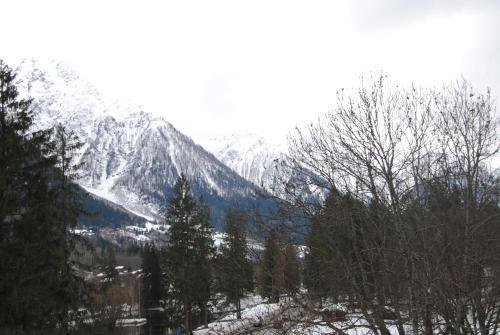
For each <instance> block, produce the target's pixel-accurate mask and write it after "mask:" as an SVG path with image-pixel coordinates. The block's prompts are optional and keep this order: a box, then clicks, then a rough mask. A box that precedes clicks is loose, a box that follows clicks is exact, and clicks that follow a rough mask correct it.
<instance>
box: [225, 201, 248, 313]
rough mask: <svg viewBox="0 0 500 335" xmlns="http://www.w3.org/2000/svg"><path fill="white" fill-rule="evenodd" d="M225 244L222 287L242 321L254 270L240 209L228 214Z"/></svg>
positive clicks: (242, 214) (235, 208) (230, 209)
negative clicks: (244, 303)
mask: <svg viewBox="0 0 500 335" xmlns="http://www.w3.org/2000/svg"><path fill="white" fill-rule="evenodd" d="M224 231H225V233H226V236H225V237H224V244H223V246H222V247H221V257H220V274H219V276H220V278H221V279H220V281H221V283H220V287H221V291H222V293H223V294H224V295H225V296H226V297H227V300H228V301H229V302H231V303H234V304H235V305H236V315H237V318H238V319H241V304H240V300H241V298H243V296H244V293H245V291H250V290H252V289H253V273H252V272H253V269H252V264H251V262H250V260H249V259H248V245H247V239H246V215H245V212H244V211H243V210H242V209H241V208H238V207H231V208H229V210H228V211H227V214H226V222H225V227H224Z"/></svg>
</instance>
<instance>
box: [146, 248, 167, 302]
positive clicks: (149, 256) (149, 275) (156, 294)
mask: <svg viewBox="0 0 500 335" xmlns="http://www.w3.org/2000/svg"><path fill="white" fill-rule="evenodd" d="M141 268H142V277H141V307H142V308H143V309H147V308H154V307H158V306H159V305H160V299H161V298H162V295H163V294H162V293H163V287H162V278H161V277H162V274H161V268H160V258H159V251H158V250H157V249H156V247H155V245H154V244H150V243H146V245H145V246H144V250H143V252H142V266H141Z"/></svg>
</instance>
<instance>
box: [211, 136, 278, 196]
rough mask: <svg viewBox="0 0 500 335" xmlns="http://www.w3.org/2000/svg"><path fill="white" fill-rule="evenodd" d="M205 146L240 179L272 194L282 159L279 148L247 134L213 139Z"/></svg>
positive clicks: (258, 137)
mask: <svg viewBox="0 0 500 335" xmlns="http://www.w3.org/2000/svg"><path fill="white" fill-rule="evenodd" d="M205 147H206V148H207V149H208V150H209V151H210V152H212V153H213V154H214V155H215V156H216V157H217V158H218V159H219V160H220V161H222V162H223V163H224V164H226V165H227V166H229V167H230V168H231V169H233V170H234V171H236V172H237V173H238V174H239V175H240V176H242V177H243V178H245V179H247V180H249V181H251V182H252V183H254V184H255V185H258V186H259V187H262V188H264V189H266V190H267V191H269V192H271V193H275V190H276V186H277V184H279V183H280V182H281V180H280V167H281V165H282V164H283V160H284V159H285V155H284V153H283V152H284V149H283V148H282V147H280V146H278V145H274V144H271V143H270V142H269V141H267V140H266V139H264V138H263V137H260V136H258V135H255V134H250V133H246V134H234V135H229V136H221V137H216V138H212V139H210V140H209V141H207V142H206V143H205Z"/></svg>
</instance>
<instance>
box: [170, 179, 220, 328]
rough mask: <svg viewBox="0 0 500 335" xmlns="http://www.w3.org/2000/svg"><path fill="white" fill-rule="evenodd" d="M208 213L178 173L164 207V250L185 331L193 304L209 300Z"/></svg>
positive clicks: (189, 324) (191, 326)
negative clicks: (180, 307)
mask: <svg viewBox="0 0 500 335" xmlns="http://www.w3.org/2000/svg"><path fill="white" fill-rule="evenodd" d="M209 216H210V214H209V212H208V209H207V208H206V206H204V205H201V206H200V205H199V204H198V203H197V201H196V200H195V198H194V197H193V196H192V195H191V191H190V187H189V183H188V181H187V179H186V177H185V176H184V175H183V174H181V176H180V177H179V178H178V179H177V181H176V183H175V186H174V194H173V196H172V198H170V200H169V203H168V208H167V215H166V223H167V224H168V225H170V229H169V242H168V245H167V250H166V253H167V268H168V275H169V276H170V278H171V285H172V287H173V290H174V292H173V296H174V297H175V299H176V300H178V301H179V302H181V303H182V309H183V313H184V328H185V332H186V333H187V334H191V333H192V329H193V305H196V304H198V305H199V304H205V305H206V301H207V300H208V298H207V296H206V294H207V292H209V285H210V283H209V279H208V277H207V276H208V275H207V273H208V274H209V269H208V266H209V265H208V258H209V255H210V252H209V250H210V248H211V244H212V243H213V241H212V240H211V233H210V231H211V229H210V224H209ZM205 271H208V272H205ZM202 272H204V273H202Z"/></svg>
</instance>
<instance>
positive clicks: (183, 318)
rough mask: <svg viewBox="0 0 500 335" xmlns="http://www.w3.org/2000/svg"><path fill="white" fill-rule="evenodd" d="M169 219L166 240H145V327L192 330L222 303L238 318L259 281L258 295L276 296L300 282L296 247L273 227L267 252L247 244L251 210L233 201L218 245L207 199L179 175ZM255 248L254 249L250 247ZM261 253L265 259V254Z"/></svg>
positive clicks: (294, 290)
mask: <svg viewBox="0 0 500 335" xmlns="http://www.w3.org/2000/svg"><path fill="white" fill-rule="evenodd" d="M167 208H168V209H167V214H166V218H165V223H166V224H168V225H169V226H170V228H169V230H168V242H167V244H166V245H165V246H163V247H161V248H159V247H156V246H155V245H153V244H146V246H145V248H144V252H143V264H142V271H143V272H142V276H143V277H142V280H141V282H142V284H141V285H142V286H141V287H142V291H141V297H142V298H141V307H142V314H143V315H144V316H145V317H147V318H148V320H149V324H148V326H147V328H148V331H150V332H151V333H155V334H156V333H157V334H162V333H163V332H164V331H165V329H166V328H168V329H171V330H175V329H182V330H183V332H185V333H187V334H191V333H192V330H193V329H194V328H196V327H198V326H200V325H205V327H206V326H207V325H208V322H209V321H210V320H213V316H212V315H211V311H213V310H215V309H220V308H221V306H217V305H220V304H221V303H222V304H224V302H225V306H226V307H223V308H222V309H223V310H225V311H226V313H230V312H233V311H234V313H235V314H236V318H238V319H240V318H241V310H242V308H241V299H242V298H244V297H245V295H246V294H252V293H253V292H254V289H255V286H257V288H258V291H259V292H260V294H261V295H262V296H263V297H265V298H268V299H269V300H270V301H276V302H277V301H278V300H279V297H280V295H282V294H295V293H297V292H298V290H299V287H300V273H301V271H300V262H299V259H298V255H297V250H296V248H295V247H294V246H293V245H292V244H291V243H290V242H288V243H286V242H285V239H284V236H282V235H283V234H281V236H280V234H278V233H277V232H276V231H272V232H271V233H270V234H268V237H267V239H266V242H265V246H264V248H263V251H262V255H256V254H252V250H251V249H250V248H249V246H248V239H247V222H248V214H247V213H246V212H245V211H244V210H243V209H242V208H240V207H238V206H233V207H231V208H229V210H228V211H227V213H226V218H225V226H224V233H225V234H224V236H223V238H222V241H220V242H221V243H220V246H219V247H218V248H216V247H215V246H214V240H213V237H214V231H213V229H212V227H211V226H210V211H209V209H208V208H207V206H206V205H205V204H204V202H203V199H202V198H201V199H196V198H194V197H193V195H192V194H191V191H190V188H189V184H188V181H187V180H186V178H185V176H183V175H181V176H180V177H179V178H178V180H177V182H176V184H175V187H174V195H173V196H172V198H171V199H170V200H169V203H168V207H167ZM253 252H255V250H254V251H253ZM261 258H262V261H260V259H261Z"/></svg>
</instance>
